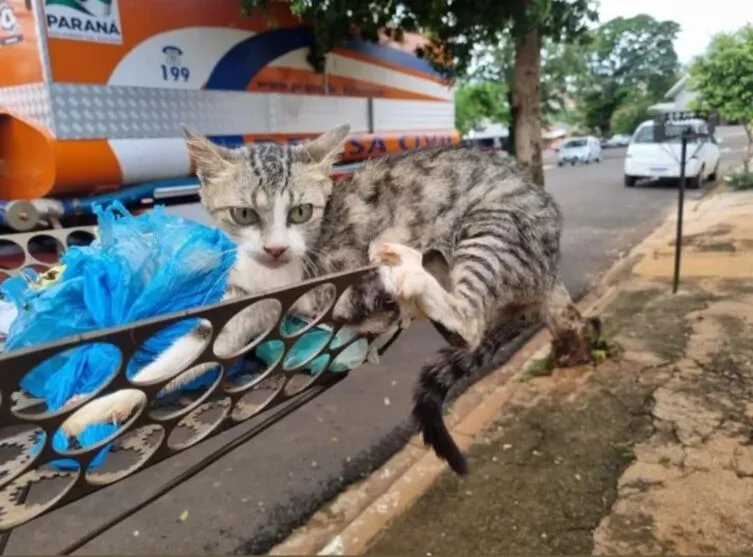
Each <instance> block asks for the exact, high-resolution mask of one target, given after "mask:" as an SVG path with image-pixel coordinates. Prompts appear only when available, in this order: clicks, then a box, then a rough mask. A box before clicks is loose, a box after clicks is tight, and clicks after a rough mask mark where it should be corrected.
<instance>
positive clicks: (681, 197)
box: [672, 129, 689, 294]
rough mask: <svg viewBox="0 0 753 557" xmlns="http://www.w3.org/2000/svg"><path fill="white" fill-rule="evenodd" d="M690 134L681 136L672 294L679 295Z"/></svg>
mask: <svg viewBox="0 0 753 557" xmlns="http://www.w3.org/2000/svg"><path fill="white" fill-rule="evenodd" d="M688 133H689V130H687V129H684V130H682V133H681V135H680V142H681V143H680V145H681V147H680V189H679V191H678V194H677V195H678V199H677V238H676V240H675V276H674V281H673V283H672V294H677V288H678V286H679V285H680V257H681V255H682V218H683V209H684V208H685V158H686V155H687V151H688Z"/></svg>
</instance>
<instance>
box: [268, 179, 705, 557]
mask: <svg viewBox="0 0 753 557" xmlns="http://www.w3.org/2000/svg"><path fill="white" fill-rule="evenodd" d="M717 189H718V186H716V185H715V186H714V187H713V188H711V189H710V190H709V193H707V195H705V196H703V197H701V198H699V199H697V200H694V201H693V207H689V209H690V210H697V208H698V205H700V203H701V202H702V201H703V199H705V197H707V196H710V195H711V192H714V191H716V190H717ZM675 212H676V209H674V208H673V209H672V210H669V211H668V214H667V216H666V217H665V219H664V220H663V221H662V223H661V224H660V225H659V226H657V227H656V229H654V231H652V232H651V233H650V234H649V235H647V236H646V237H645V238H644V239H643V240H642V241H641V242H639V243H638V244H637V245H635V246H634V247H633V248H632V249H631V250H630V251H629V252H628V253H627V254H626V255H625V256H624V257H622V258H621V259H619V260H618V261H616V262H615V263H614V264H613V265H612V266H611V267H610V268H609V269H608V270H607V271H606V272H605V273H604V274H603V275H602V278H601V279H600V280H599V282H598V284H597V285H596V286H595V287H594V288H592V289H591V290H590V291H589V292H588V293H587V294H586V295H585V296H584V298H583V299H582V300H581V301H580V302H579V303H578V304H577V305H578V307H579V309H580V310H581V311H582V312H583V314H584V315H594V314H598V313H599V312H600V311H601V310H602V309H603V308H604V307H606V306H607V305H608V304H609V303H610V302H611V301H612V300H613V299H614V298H615V297H616V296H617V293H618V291H619V289H618V287H617V285H618V284H620V283H622V282H623V281H624V280H625V279H627V278H628V277H629V276H630V275H631V273H632V270H633V268H634V267H635V266H636V265H637V264H638V262H640V261H641V260H642V259H643V258H644V257H645V256H646V255H647V254H650V253H651V252H652V251H653V246H654V245H655V243H656V242H657V240H659V239H660V238H663V237H665V235H666V227H667V225H668V224H671V223H670V222H669V219H670V218H671V217H672V216H673V214H674V213H675ZM550 340H551V337H550V334H549V332H548V331H547V330H546V329H542V330H541V331H539V332H538V333H536V334H535V335H534V336H533V337H532V338H531V339H530V340H529V341H528V342H526V343H525V344H524V345H523V346H522V347H521V348H520V349H518V350H517V351H516V352H515V353H514V354H513V355H512V356H511V357H510V359H509V360H508V361H507V362H506V363H505V364H503V365H502V366H501V367H499V368H498V369H497V370H495V371H493V372H492V373H490V374H488V375H487V376H486V377H484V378H482V379H481V380H479V381H478V382H476V383H475V384H473V385H472V386H471V387H469V388H468V390H466V392H464V393H463V394H462V395H460V396H459V397H458V398H457V400H456V401H455V402H454V403H453V404H452V406H451V409H450V411H449V413H448V414H447V415H446V416H445V423H446V424H447V427H448V428H449V429H450V432H451V434H452V437H453V439H455V442H456V443H457V444H458V446H459V447H460V449H461V450H462V451H463V452H466V451H467V449H468V448H469V447H470V445H471V443H472V442H473V440H474V438H475V437H476V436H477V435H478V434H479V433H481V432H483V431H484V430H485V429H486V428H487V427H488V426H489V425H490V424H491V423H492V421H493V420H494V418H495V417H496V416H497V415H498V414H499V411H500V410H501V409H502V408H503V407H504V406H505V404H506V403H507V401H508V400H509V399H510V398H511V397H512V395H513V394H514V393H515V391H516V389H517V387H518V386H519V385H520V383H521V381H522V380H524V379H523V377H522V376H523V374H524V373H525V369H526V368H527V366H528V364H529V362H531V361H532V360H533V359H536V358H538V357H542V355H543V354H544V352H545V350H546V349H547V348H548V347H549V343H550ZM445 470H447V465H446V463H444V462H443V461H441V460H439V459H438V458H437V457H436V456H435V455H434V453H433V452H432V451H431V450H428V449H427V448H426V447H425V446H424V445H423V442H422V440H421V438H420V436H419V435H415V436H414V437H412V438H411V439H410V440H409V442H408V443H407V444H406V445H405V447H403V449H401V450H400V451H398V452H397V453H396V454H395V455H393V456H392V458H390V459H389V460H388V461H387V462H386V463H384V464H383V465H382V466H381V467H380V468H379V469H377V470H376V471H374V472H373V473H372V474H371V475H370V476H368V477H367V478H366V479H364V480H363V481H362V482H359V483H357V484H353V485H351V486H349V487H348V488H347V489H346V490H345V491H344V492H342V493H341V494H340V495H338V496H337V497H335V499H334V500H332V501H331V502H329V503H327V504H325V505H324V506H323V507H322V508H321V509H319V510H318V511H317V512H316V513H315V514H314V515H313V517H312V518H311V519H310V520H309V521H308V523H307V524H305V525H303V526H301V527H300V528H298V529H297V530H296V531H294V532H293V533H292V534H291V535H290V536H288V537H287V538H286V539H285V540H284V541H282V542H281V543H280V544H278V545H276V546H275V547H273V548H272V549H271V550H270V552H269V553H268V554H269V555H356V554H362V553H364V552H365V551H366V550H367V549H368V548H369V545H370V544H371V543H372V542H373V541H374V539H375V538H376V536H377V535H378V534H379V533H380V532H381V531H382V530H384V529H385V528H386V527H388V526H389V524H390V523H391V522H392V521H393V520H394V519H395V518H396V517H398V516H399V515H400V514H402V513H404V512H405V511H407V510H408V509H410V508H411V507H412V506H413V504H414V503H415V502H416V501H417V500H418V499H419V498H420V497H421V496H422V495H423V494H424V493H425V492H426V491H428V489H429V488H430V487H431V486H432V485H433V484H434V482H435V481H436V480H437V478H438V477H439V476H440V474H442V473H443V472H444V471H445Z"/></svg>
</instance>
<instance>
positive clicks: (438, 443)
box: [413, 320, 532, 475]
mask: <svg viewBox="0 0 753 557" xmlns="http://www.w3.org/2000/svg"><path fill="white" fill-rule="evenodd" d="M515 321H517V320H511V321H508V322H507V323H505V324H503V325H502V326H500V327H497V328H495V329H492V330H491V331H489V333H488V334H487V336H486V337H485V338H484V340H483V341H482V342H481V344H479V345H478V347H477V348H476V349H474V350H472V351H468V350H467V349H464V348H460V347H455V346H448V347H445V348H442V349H441V350H440V351H439V354H437V357H436V358H435V360H434V361H433V362H431V363H429V364H427V365H425V366H424V368H423V369H422V370H421V374H420V375H419V378H418V383H417V385H416V389H415V392H414V395H413V419H414V420H415V421H416V422H417V423H418V426H419V428H420V430H421V433H422V434H423V438H424V443H426V445H427V446H430V447H431V448H432V449H434V452H435V453H436V454H437V456H438V457H439V458H441V459H444V460H446V461H447V464H449V465H450V468H452V470H453V471H454V472H455V473H457V474H461V475H464V474H466V473H468V463H467V462H466V459H465V457H464V456H463V453H461V452H460V449H459V448H458V446H457V445H456V444H455V441H454V440H453V439H452V436H451V435H450V432H449V430H448V429H447V425H446V424H445V423H444V419H443V417H442V406H443V404H444V401H445V398H447V393H448V392H449V391H450V389H451V388H452V387H453V385H455V384H456V383H457V382H458V381H460V380H461V379H463V378H465V377H468V376H469V375H471V374H472V373H474V372H476V371H478V370H481V369H484V368H487V366H489V365H491V364H492V363H493V362H494V359H495V358H494V357H495V355H496V354H497V352H499V349H500V348H502V346H504V345H505V344H507V343H508V342H510V341H512V340H513V339H514V338H515V337H516V336H517V335H518V334H519V333H521V332H522V331H523V330H524V329H525V328H526V326H525V325H531V324H532V323H531V322H530V321H526V320H523V323H520V322H518V323H515Z"/></svg>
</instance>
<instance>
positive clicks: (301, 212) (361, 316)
mask: <svg viewBox="0 0 753 557" xmlns="http://www.w3.org/2000/svg"><path fill="white" fill-rule="evenodd" d="M349 131H350V127H349V126H348V125H341V126H338V127H336V128H334V129H333V130H331V131H329V132H327V133H326V134H324V135H322V136H319V137H318V138H316V139H313V140H310V141H308V142H305V143H303V144H300V145H295V146H291V145H280V144H261V145H246V146H243V147H239V148H235V149H231V148H227V147H222V146H219V145H216V144H214V143H213V142H211V141H209V140H208V139H207V138H205V137H203V136H201V135H199V134H197V133H195V132H192V131H189V130H186V131H185V135H186V139H187V142H188V146H189V151H190V154H191V158H192V161H193V163H194V164H195V166H196V169H197V175H198V176H199V178H200V182H201V200H202V203H203V204H204V206H205V207H206V209H207V210H208V212H209V213H210V214H211V215H212V217H213V218H214V220H215V222H216V223H217V224H218V225H219V226H220V227H221V228H222V229H223V230H224V231H225V232H227V233H228V234H229V236H230V237H232V238H233V239H234V240H235V241H236V242H237V244H238V261H237V264H236V267H235V268H234V269H233V271H232V272H231V274H230V276H229V281H228V287H227V293H226V298H234V297H238V296H245V295H248V294H251V293H255V292H259V291H262V290H265V289H270V288H273V287H274V288H277V287H281V286H284V285H289V284H293V283H296V282H298V281H300V280H302V279H305V278H308V277H311V276H316V275H322V274H327V273H332V272H338V271H343V270H348V269H355V268H359V267H362V266H365V265H368V264H369V263H374V264H376V268H375V271H374V272H373V273H371V274H370V275H369V276H367V278H366V279H364V280H363V282H362V283H360V284H359V285H357V288H354V289H352V290H351V291H349V292H348V295H347V296H344V297H343V298H341V299H340V301H339V302H338V304H337V306H336V307H335V310H334V318H335V321H336V322H337V323H338V324H349V325H351V326H353V327H354V328H356V329H358V330H359V331H361V332H371V333H381V332H384V331H385V330H387V329H388V328H390V327H395V325H396V324H398V323H405V322H406V320H408V319H411V318H413V319H416V318H417V319H428V320H430V321H431V322H432V323H433V324H434V325H435V326H436V327H437V329H438V330H439V331H440V332H441V333H442V334H443V335H444V336H445V338H446V339H447V340H448V341H449V343H450V346H449V347H447V348H445V349H443V350H442V351H441V352H440V353H439V355H438V356H437V358H436V359H435V361H433V362H431V363H429V364H428V365H426V366H425V367H424V368H423V370H422V372H421V375H420V379H419V382H418V385H417V386H416V391H415V398H414V409H413V416H414V418H415V419H416V420H417V422H418V424H419V426H420V428H421V430H422V432H423V437H424V440H425V442H426V443H427V444H428V445H430V446H432V447H433V449H434V450H435V452H436V453H437V455H439V456H440V457H441V458H444V459H446V460H447V461H448V463H449V464H450V466H451V467H452V469H453V470H455V471H456V472H458V473H465V472H466V469H467V466H466V462H465V459H464V457H463V455H462V454H461V452H460V451H459V449H458V447H457V446H456V445H455V443H454V441H453V440H452V437H451V436H450V434H449V431H448V430H447V428H446V426H445V424H444V422H443V419H442V404H443V402H444V400H445V398H446V396H447V394H448V391H449V389H450V388H451V387H452V386H453V385H454V384H455V383H456V382H458V380H460V379H461V378H464V377H466V376H468V375H470V374H471V373H473V372H474V371H476V370H478V369H480V368H483V367H486V366H488V365H490V364H491V363H492V360H493V357H494V355H495V354H496V352H497V351H498V349H499V348H500V347H501V346H502V345H504V344H506V343H507V342H509V341H510V340H512V339H513V338H514V337H515V336H517V335H518V334H519V333H520V332H521V331H522V330H523V329H525V328H526V327H527V326H529V325H531V324H534V323H537V322H538V321H540V320H541V319H546V320H548V322H549V324H550V326H552V325H553V324H554V325H556V323H554V321H556V320H557V319H559V318H561V317H560V316H561V315H563V311H565V310H567V308H568V307H570V306H571V305H572V304H571V302H570V298H569V295H568V294H567V291H566V290H565V288H564V286H563V285H562V283H561V281H560V280H559V276H558V267H559V259H560V247H559V246H560V233H561V228H562V218H561V213H560V210H559V208H558V206H557V204H556V203H555V201H554V200H553V199H552V197H551V196H550V195H549V194H548V193H547V192H546V191H545V190H544V189H543V188H540V187H537V186H536V185H534V184H533V183H531V182H530V181H528V180H527V179H526V178H524V177H522V176H521V174H519V173H518V172H517V171H516V169H515V167H514V165H513V164H511V163H510V162H508V161H506V160H504V159H503V158H501V157H500V156H498V155H497V154H495V153H493V152H489V151H484V150H481V149H478V148H475V147H471V146H463V145H461V146H449V147H448V146H438V147H431V148H427V149H422V150H416V151H411V152H408V153H405V154H400V155H396V156H388V157H384V158H380V159H377V160H373V161H369V162H367V163H365V164H364V165H363V166H362V167H361V168H360V169H359V170H357V171H356V172H354V173H353V174H352V175H350V176H348V177H346V178H345V179H343V180H342V181H340V182H338V183H337V184H336V185H333V182H332V180H331V177H330V176H331V171H332V166H333V164H334V162H335V161H336V160H337V159H338V158H339V156H340V155H341V152H342V149H343V146H344V142H345V140H346V138H347V135H348V133H349ZM321 303H322V300H317V299H308V300H306V301H304V302H303V303H302V304H300V307H299V308H298V310H299V313H301V314H304V315H305V314H308V313H311V312H315V311H316V309H317V307H318V306H319V305H320V304H321ZM565 313H566V311H565ZM263 317H264V316H260V315H258V314H251V315H246V316H245V318H244V320H243V322H242V323H241V322H239V323H238V324H237V325H236V327H233V328H232V329H233V331H231V332H230V333H228V335H226V338H222V335H220V338H219V339H218V346H219V348H218V351H222V350H228V351H232V350H234V349H236V348H237V346H238V345H240V346H242V345H243V344H244V343H245V339H247V338H249V337H250V336H251V335H252V334H253V332H254V331H258V330H259V328H260V327H261V323H262V321H263ZM208 332H209V331H208V330H204V328H202V327H199V328H197V329H196V330H195V331H194V332H193V333H191V334H189V335H188V336H186V337H185V338H183V339H181V340H179V341H178V342H177V343H176V344H175V345H173V346H172V347H171V348H170V349H168V350H167V351H166V352H165V353H163V354H162V355H161V356H160V358H158V359H157V360H156V361H155V362H154V363H153V364H152V365H150V366H147V368H145V369H144V370H142V371H141V372H140V373H139V375H138V376H137V378H136V381H137V382H138V381H146V380H149V381H151V380H154V379H157V378H165V377H172V376H175V374H176V372H177V371H179V370H180V369H183V368H185V367H186V366H187V365H188V364H189V363H190V361H191V360H192V358H193V356H194V354H195V351H196V349H197V347H199V346H203V342H204V340H205V338H206V336H207V334H208ZM230 337H234V338H230ZM118 394H119V393H116V394H115V395H109V397H104V398H103V399H100V400H105V399H108V398H110V400H109V401H106V402H105V403H104V404H102V403H101V402H100V400H96V401H94V403H96V404H100V407H99V409H98V411H97V412H94V413H89V414H88V416H82V418H85V419H82V420H78V423H79V427H80V424H85V423H89V422H90V421H92V420H95V421H101V420H102V419H103V417H104V419H109V418H113V417H117V418H122V417H123V416H124V415H127V414H128V413H129V412H130V410H131V409H132V408H133V404H130V405H129V404H123V403H122V401H121V403H119V404H118V405H113V403H112V398H111V397H113V396H117V395H118ZM74 417H75V415H74ZM71 419H72V418H69V421H70V420H71ZM73 425H74V426H75V425H76V424H75V423H74V424H73ZM76 429H77V428H76V427H69V428H68V431H69V433H70V432H75V430H76Z"/></svg>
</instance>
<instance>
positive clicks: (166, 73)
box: [161, 64, 191, 81]
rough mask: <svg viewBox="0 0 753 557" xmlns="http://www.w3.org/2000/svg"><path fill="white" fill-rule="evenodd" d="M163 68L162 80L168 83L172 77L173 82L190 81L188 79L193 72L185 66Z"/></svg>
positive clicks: (163, 66) (164, 66)
mask: <svg viewBox="0 0 753 557" xmlns="http://www.w3.org/2000/svg"><path fill="white" fill-rule="evenodd" d="M161 68H162V79H164V80H165V81H167V80H168V79H170V78H171V77H172V78H173V81H178V80H180V79H183V81H188V78H189V77H191V70H189V69H188V68H186V67H185V66H181V67H178V66H166V65H165V64H162V65H161Z"/></svg>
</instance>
